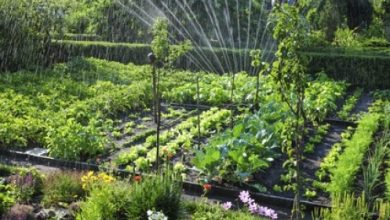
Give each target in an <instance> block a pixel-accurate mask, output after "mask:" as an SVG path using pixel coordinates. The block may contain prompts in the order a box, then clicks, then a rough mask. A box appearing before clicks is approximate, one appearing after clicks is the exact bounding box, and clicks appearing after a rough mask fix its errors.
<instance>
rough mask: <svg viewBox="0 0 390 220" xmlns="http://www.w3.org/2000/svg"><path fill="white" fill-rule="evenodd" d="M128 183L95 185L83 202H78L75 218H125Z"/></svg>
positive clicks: (96, 219)
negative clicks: (77, 212) (78, 209)
mask: <svg viewBox="0 0 390 220" xmlns="http://www.w3.org/2000/svg"><path fill="white" fill-rule="evenodd" d="M130 193H131V187H130V185H128V184H126V183H124V182H119V181H118V182H114V183H102V184H100V185H99V186H97V185H95V186H94V187H93V188H92V189H91V191H90V193H89V196H88V198H87V200H86V201H85V202H82V203H81V204H80V210H81V211H80V213H79V214H78V215H77V217H76V219H78V220H85V219H94V220H116V219H126V212H125V208H126V207H128V206H129V196H130V195H129V194H130Z"/></svg>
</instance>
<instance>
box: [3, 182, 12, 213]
mask: <svg viewBox="0 0 390 220" xmlns="http://www.w3.org/2000/svg"><path fill="white" fill-rule="evenodd" d="M14 203H15V197H14V193H13V188H12V186H10V185H3V184H0V217H1V216H2V215H3V214H4V213H6V211H7V210H8V209H9V208H11V206H12V205H13V204H14Z"/></svg>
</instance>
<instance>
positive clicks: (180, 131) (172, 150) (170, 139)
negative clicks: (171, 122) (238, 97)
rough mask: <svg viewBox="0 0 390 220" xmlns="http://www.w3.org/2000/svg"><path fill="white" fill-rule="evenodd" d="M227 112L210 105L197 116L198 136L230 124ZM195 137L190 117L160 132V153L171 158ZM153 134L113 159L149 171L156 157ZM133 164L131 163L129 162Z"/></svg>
mask: <svg viewBox="0 0 390 220" xmlns="http://www.w3.org/2000/svg"><path fill="white" fill-rule="evenodd" d="M229 116H230V111H229V110H225V109H221V110H220V109H218V108H212V109H210V110H208V111H205V112H203V113H201V115H200V129H199V130H200V135H201V136H202V137H207V136H209V135H210V134H212V133H215V132H218V131H221V130H222V129H223V128H224V127H226V126H227V124H228V123H229V120H228V118H229ZM197 136H198V128H197V116H193V117H190V118H188V119H186V120H185V121H183V122H181V123H180V124H178V125H177V126H175V127H173V128H171V129H169V130H166V131H164V132H162V134H161V136H160V145H161V146H163V147H162V151H161V152H160V156H161V157H163V158H168V159H170V158H172V157H173V156H175V155H176V154H177V153H178V152H179V151H180V150H181V149H184V150H186V151H189V150H191V149H192V147H193V145H194V139H195V138H196V137H197ZM156 141H157V139H156V136H155V135H150V136H149V137H147V138H146V140H145V142H144V143H143V144H141V145H135V146H132V147H131V148H130V150H129V152H125V153H122V154H120V155H119V156H118V158H117V159H116V163H117V165H129V166H127V169H130V170H131V171H133V169H135V170H137V171H140V170H142V171H145V170H149V168H150V166H151V165H152V164H153V163H154V162H155V160H156V154H157V152H156V150H157V149H156ZM132 164H134V165H132Z"/></svg>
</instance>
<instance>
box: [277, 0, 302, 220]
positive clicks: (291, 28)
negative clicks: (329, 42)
mask: <svg viewBox="0 0 390 220" xmlns="http://www.w3.org/2000/svg"><path fill="white" fill-rule="evenodd" d="M272 21H275V28H274V33H273V37H274V38H275V39H276V40H277V41H278V50H277V52H276V54H275V56H276V60H275V62H274V63H273V66H272V72H271V76H272V78H273V80H274V82H275V87H276V89H277V91H278V93H279V94H280V96H281V98H282V100H283V101H284V102H285V103H286V104H287V105H288V107H289V109H290V111H291V112H292V113H293V114H294V116H295V117H294V118H292V119H291V121H290V122H289V124H290V126H289V128H288V129H286V131H285V133H287V134H286V135H285V137H286V138H291V140H286V141H285V142H284V146H283V149H284V151H285V152H286V153H287V154H288V156H289V160H290V164H291V166H293V167H294V169H295V173H294V175H293V176H294V177H295V180H296V182H295V187H294V191H295V199H294V207H293V210H292V219H301V217H302V213H301V210H300V200H301V192H302V189H301V187H302V177H301V176H302V175H301V167H300V166H301V160H302V153H303V150H302V139H303V135H304V133H305V129H304V127H305V124H306V123H307V121H306V116H305V111H304V105H303V104H304V102H305V89H306V87H307V85H308V84H307V75H306V66H307V63H308V60H307V59H306V58H305V57H304V56H302V55H301V54H299V53H298V50H299V49H300V48H302V47H303V46H304V45H305V39H306V35H307V33H308V32H309V31H308V30H307V26H306V22H305V20H304V17H303V16H301V14H300V11H299V7H298V6H290V5H288V4H279V5H277V6H276V7H275V8H274V11H273V14H272Z"/></svg>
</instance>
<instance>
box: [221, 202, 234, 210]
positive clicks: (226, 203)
mask: <svg viewBox="0 0 390 220" xmlns="http://www.w3.org/2000/svg"><path fill="white" fill-rule="evenodd" d="M232 206H233V204H232V203H231V202H225V203H223V204H222V208H223V209H225V210H226V211H227V210H229V209H230V208H231V207H232Z"/></svg>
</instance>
